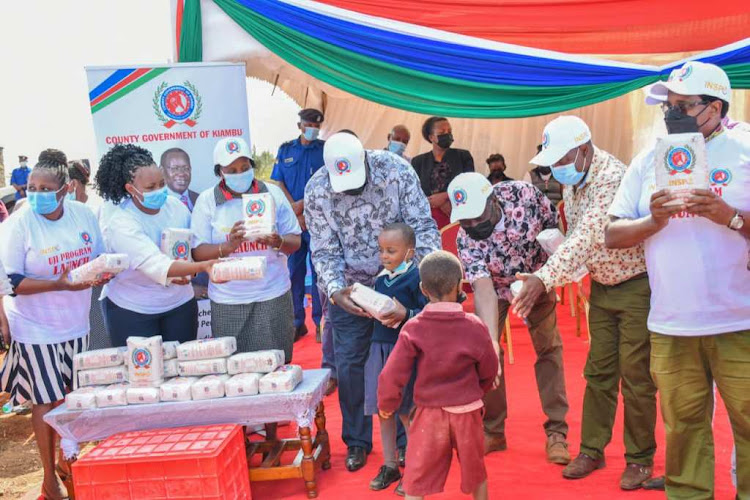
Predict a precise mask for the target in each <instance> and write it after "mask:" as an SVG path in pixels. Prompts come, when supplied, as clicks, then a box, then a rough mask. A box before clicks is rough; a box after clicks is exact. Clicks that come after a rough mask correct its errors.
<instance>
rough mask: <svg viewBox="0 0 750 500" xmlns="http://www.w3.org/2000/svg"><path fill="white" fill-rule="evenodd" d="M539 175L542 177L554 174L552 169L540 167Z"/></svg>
mask: <svg viewBox="0 0 750 500" xmlns="http://www.w3.org/2000/svg"><path fill="white" fill-rule="evenodd" d="M539 173H540V174H542V175H549V174H551V173H552V169H551V168H550V167H539Z"/></svg>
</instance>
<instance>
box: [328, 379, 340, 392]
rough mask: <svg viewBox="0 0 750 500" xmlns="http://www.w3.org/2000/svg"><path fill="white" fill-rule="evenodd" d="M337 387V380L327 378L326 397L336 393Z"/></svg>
mask: <svg viewBox="0 0 750 500" xmlns="http://www.w3.org/2000/svg"><path fill="white" fill-rule="evenodd" d="M338 386H339V381H338V379H335V378H329V379H328V385H327V386H326V396H330V395H331V394H333V393H334V392H336V389H337V388H338Z"/></svg>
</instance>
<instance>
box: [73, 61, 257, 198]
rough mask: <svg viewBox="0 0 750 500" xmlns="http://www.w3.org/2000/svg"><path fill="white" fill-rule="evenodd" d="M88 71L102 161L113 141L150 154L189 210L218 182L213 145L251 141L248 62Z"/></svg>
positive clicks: (92, 108)
mask: <svg viewBox="0 0 750 500" xmlns="http://www.w3.org/2000/svg"><path fill="white" fill-rule="evenodd" d="M86 74H87V77H88V84H89V104H90V106H91V114H92V117H93V120H94V134H95V135H96V144H97V149H98V154H99V157H100V158H101V155H103V154H104V153H106V152H107V151H108V150H109V149H110V148H111V147H112V146H113V145H115V144H137V145H138V146H142V147H144V148H146V149H148V150H149V151H151V154H152V155H153V156H154V161H155V162H156V164H157V165H161V166H162V167H163V168H164V175H165V180H166V182H167V187H168V188H169V189H170V191H171V192H172V194H173V195H176V196H178V197H180V198H181V200H182V201H183V202H184V203H185V204H186V205H187V206H188V208H190V209H191V210H192V208H193V205H194V203H195V200H196V198H197V197H198V194H199V193H200V192H201V191H203V190H205V189H208V188H210V187H212V186H213V185H214V184H215V183H216V177H215V175H214V169H213V149H214V145H215V144H216V142H217V141H218V140H220V139H222V138H224V137H242V138H244V139H245V140H246V141H247V143H248V144H251V142H250V131H249V121H248V112H247V89H246V80H245V78H246V77H245V65H244V63H240V64H233V63H232V64H230V63H189V64H171V65H152V66H130V67H87V68H86Z"/></svg>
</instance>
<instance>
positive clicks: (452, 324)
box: [378, 251, 498, 499]
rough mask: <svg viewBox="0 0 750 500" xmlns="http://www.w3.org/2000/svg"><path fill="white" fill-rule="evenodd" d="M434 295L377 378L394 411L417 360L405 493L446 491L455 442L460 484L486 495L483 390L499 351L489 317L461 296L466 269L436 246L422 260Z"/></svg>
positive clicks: (384, 401)
mask: <svg viewBox="0 0 750 500" xmlns="http://www.w3.org/2000/svg"><path fill="white" fill-rule="evenodd" d="M419 273H420V276H421V279H422V282H421V288H422V292H423V293H424V294H425V295H426V296H427V298H428V299H429V300H430V303H429V304H428V305H427V306H426V307H425V308H424V309H423V310H422V313H421V314H420V315H419V316H417V317H415V318H414V319H411V320H409V321H408V322H407V323H406V324H405V325H404V327H403V328H402V329H401V333H400V335H399V337H398V341H396V347H395V348H394V350H393V352H392V353H391V355H390V357H389V358H388V361H387V362H386V364H385V367H384V368H383V371H382V372H381V373H380V377H379V378H378V409H379V410H380V416H381V418H393V414H394V412H395V411H396V410H397V409H398V408H399V406H400V404H401V396H402V391H403V388H404V387H405V386H406V384H407V383H408V382H409V378H410V377H411V374H412V370H413V369H414V366H415V364H416V367H417V378H416V381H415V383H414V403H415V405H416V411H415V414H414V419H413V420H412V423H411V426H410V427H409V446H408V447H407V450H406V472H405V474H404V481H403V489H404V491H405V492H406V498H410V499H419V498H422V497H423V496H424V495H431V494H434V493H440V492H442V491H443V488H444V486H445V480H446V478H447V476H448V471H449V470H450V465H451V459H452V457H453V449H455V450H456V452H457V454H458V457H459V463H460V465H461V491H463V492H464V493H467V494H468V493H471V494H472V496H473V497H474V498H475V499H487V498H488V496H487V495H488V494H487V471H486V469H485V467H484V430H483V426H482V413H483V412H482V407H483V403H482V396H484V394H485V393H486V392H487V391H489V390H490V389H491V388H492V386H493V382H494V380H495V378H496V376H497V375H498V359H497V355H496V354H495V349H494V348H493V346H492V340H491V339H490V333H489V330H488V329H487V327H486V326H485V324H484V323H483V322H482V321H481V320H480V319H479V318H477V317H476V316H474V315H473V314H467V313H465V312H464V311H463V308H462V307H461V304H460V303H459V302H458V300H459V294H460V290H461V279H462V277H463V273H462V270H461V263H460V262H459V261H458V259H457V258H456V257H455V256H454V255H452V254H450V253H448V252H444V251H437V252H433V253H431V254H430V255H428V256H427V257H425V259H424V260H423V261H422V263H421V265H420V266H419Z"/></svg>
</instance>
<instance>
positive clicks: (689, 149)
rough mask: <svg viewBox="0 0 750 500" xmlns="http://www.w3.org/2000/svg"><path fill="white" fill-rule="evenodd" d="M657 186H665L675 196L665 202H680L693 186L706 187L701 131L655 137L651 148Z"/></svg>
mask: <svg viewBox="0 0 750 500" xmlns="http://www.w3.org/2000/svg"><path fill="white" fill-rule="evenodd" d="M654 163H655V168H656V172H655V173H656V189H657V190H662V189H667V190H669V191H670V192H671V193H672V194H673V195H676V197H677V198H676V199H674V200H672V201H670V202H668V203H666V205H679V204H680V203H683V202H684V201H685V199H686V198H687V197H688V196H690V191H691V190H692V189H708V187H709V180H708V160H707V157H706V141H705V139H704V138H703V134H700V133H686V134H670V135H668V136H666V137H660V138H658V139H657V140H656V148H655V150H654Z"/></svg>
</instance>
